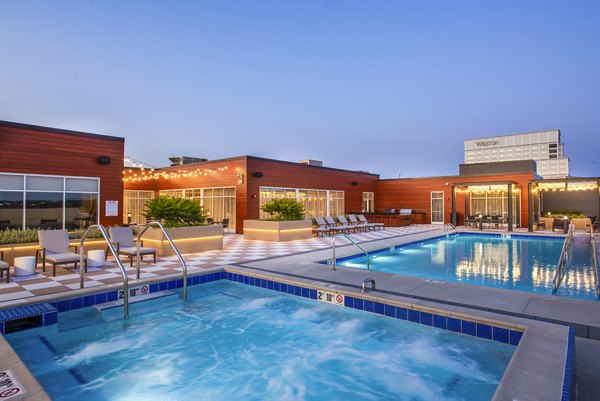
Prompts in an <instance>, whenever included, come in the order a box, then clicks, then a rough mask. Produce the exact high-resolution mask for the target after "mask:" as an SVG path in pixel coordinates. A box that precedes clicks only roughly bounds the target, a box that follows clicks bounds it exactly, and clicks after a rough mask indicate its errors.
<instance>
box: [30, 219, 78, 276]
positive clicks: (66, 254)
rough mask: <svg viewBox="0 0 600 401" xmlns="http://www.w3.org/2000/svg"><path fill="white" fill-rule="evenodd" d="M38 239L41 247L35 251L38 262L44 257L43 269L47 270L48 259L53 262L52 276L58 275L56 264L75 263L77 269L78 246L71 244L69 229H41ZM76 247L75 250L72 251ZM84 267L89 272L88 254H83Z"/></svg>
mask: <svg viewBox="0 0 600 401" xmlns="http://www.w3.org/2000/svg"><path fill="white" fill-rule="evenodd" d="M38 239H39V242H40V248H39V249H37V250H36V251H35V260H36V263H37V261H38V260H39V259H40V256H41V259H42V271H44V272H45V271H46V261H48V262H50V263H51V264H52V277H55V276H56V265H69V264H71V263H73V265H74V268H75V269H77V265H78V264H79V261H80V258H79V254H78V253H76V252H77V246H76V245H71V244H69V233H68V232H67V230H39V231H38ZM71 247H75V252H71ZM40 253H41V255H40ZM83 269H84V271H86V272H87V256H85V255H84V256H83Z"/></svg>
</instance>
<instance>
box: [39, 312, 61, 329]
mask: <svg viewBox="0 0 600 401" xmlns="http://www.w3.org/2000/svg"><path fill="white" fill-rule="evenodd" d="M57 322H58V313H56V312H50V313H44V314H43V315H42V326H50V325H51V324H56V323H57Z"/></svg>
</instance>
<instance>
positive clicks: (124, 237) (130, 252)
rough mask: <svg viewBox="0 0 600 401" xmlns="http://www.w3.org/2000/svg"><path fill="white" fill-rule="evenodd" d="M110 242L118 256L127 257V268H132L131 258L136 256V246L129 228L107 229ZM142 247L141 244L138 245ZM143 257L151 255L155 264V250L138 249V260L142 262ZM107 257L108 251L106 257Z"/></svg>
mask: <svg viewBox="0 0 600 401" xmlns="http://www.w3.org/2000/svg"><path fill="white" fill-rule="evenodd" d="M108 232H109V234H110V241H111V242H112V243H113V245H115V246H116V247H117V253H118V254H119V255H125V256H129V266H133V257H134V256H137V246H136V244H135V239H134V237H133V230H132V229H131V227H110V228H109V229H108ZM140 245H143V244H140ZM144 255H152V256H153V257H154V263H156V249H155V248H144V247H143V246H141V247H140V260H142V261H143V260H144ZM105 257H108V250H107V251H106V256H105Z"/></svg>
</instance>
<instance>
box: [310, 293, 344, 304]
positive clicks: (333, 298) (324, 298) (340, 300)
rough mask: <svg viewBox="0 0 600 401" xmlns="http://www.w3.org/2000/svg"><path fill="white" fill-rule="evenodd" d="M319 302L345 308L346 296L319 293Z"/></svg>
mask: <svg viewBox="0 0 600 401" xmlns="http://www.w3.org/2000/svg"><path fill="white" fill-rule="evenodd" d="M317 300H318V301H321V302H327V303H328V304H334V305H338V306H344V296H343V295H342V294H338V293H336V292H326V291H317Z"/></svg>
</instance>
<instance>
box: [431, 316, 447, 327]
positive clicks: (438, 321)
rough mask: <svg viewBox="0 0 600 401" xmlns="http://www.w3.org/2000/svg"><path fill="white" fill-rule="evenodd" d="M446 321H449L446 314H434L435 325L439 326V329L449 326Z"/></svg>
mask: <svg viewBox="0 0 600 401" xmlns="http://www.w3.org/2000/svg"><path fill="white" fill-rule="evenodd" d="M446 323H447V319H446V316H440V315H433V326H434V327H437V328H438V329H444V330H446V328H447V326H446Z"/></svg>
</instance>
